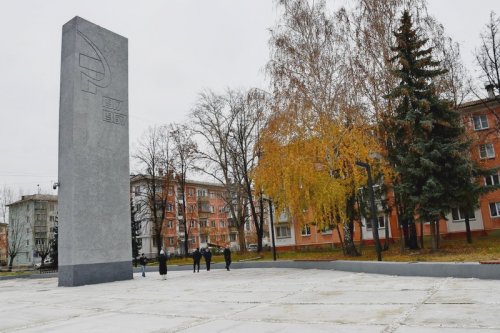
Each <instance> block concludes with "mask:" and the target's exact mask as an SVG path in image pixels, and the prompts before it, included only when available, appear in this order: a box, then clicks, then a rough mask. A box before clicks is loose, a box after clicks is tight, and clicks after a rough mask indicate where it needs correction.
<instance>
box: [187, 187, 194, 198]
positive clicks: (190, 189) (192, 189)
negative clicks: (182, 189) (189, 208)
mask: <svg viewBox="0 0 500 333" xmlns="http://www.w3.org/2000/svg"><path fill="white" fill-rule="evenodd" d="M193 195H194V188H188V197H192V196H193Z"/></svg>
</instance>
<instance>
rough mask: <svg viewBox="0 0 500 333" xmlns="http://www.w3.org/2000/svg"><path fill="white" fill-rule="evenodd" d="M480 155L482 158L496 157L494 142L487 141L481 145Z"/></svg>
mask: <svg viewBox="0 0 500 333" xmlns="http://www.w3.org/2000/svg"><path fill="white" fill-rule="evenodd" d="M479 157H480V158H481V159H485V158H494V157H495V150H494V149H493V144H492V143H487V144H484V145H479Z"/></svg>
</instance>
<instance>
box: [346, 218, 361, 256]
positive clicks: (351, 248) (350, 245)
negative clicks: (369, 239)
mask: <svg viewBox="0 0 500 333" xmlns="http://www.w3.org/2000/svg"><path fill="white" fill-rule="evenodd" d="M352 229H353V223H352V222H347V223H345V224H344V243H345V254H346V255H348V256H353V257H355V256H359V253H358V251H357V250H356V246H355V245H354V241H353V239H352Z"/></svg>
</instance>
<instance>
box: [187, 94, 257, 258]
mask: <svg viewBox="0 0 500 333" xmlns="http://www.w3.org/2000/svg"><path fill="white" fill-rule="evenodd" d="M234 94H236V92H233V91H228V92H227V93H226V94H224V95H217V94H215V93H214V92H212V91H206V92H203V93H201V94H200V95H199V98H198V101H197V103H196V106H195V108H194V110H193V112H192V115H193V118H194V124H193V126H192V129H193V132H194V133H195V134H196V135H197V136H198V137H200V138H201V140H200V141H201V143H202V146H200V147H199V149H198V151H197V159H198V161H199V163H200V166H198V167H197V170H199V171H201V172H204V173H206V174H207V175H209V176H211V177H213V178H214V179H215V180H217V181H218V182H219V183H220V184H222V185H223V186H224V188H225V195H224V200H225V202H226V207H227V209H228V210H229V213H230V216H231V217H230V218H229V219H228V220H229V224H230V227H236V228H237V230H238V241H239V247H240V250H244V249H246V244H245V229H244V227H245V222H246V221H247V219H248V213H247V212H248V210H247V209H246V207H247V203H248V199H247V196H246V195H245V191H244V187H243V183H242V179H243V177H241V175H240V174H239V171H240V169H239V168H237V165H236V163H235V161H236V160H237V159H235V158H234V156H233V153H234V152H233V150H232V149H231V145H232V143H231V140H232V133H233V126H234V123H235V115H236V112H235V111H234V110H232V109H231V108H232V107H235V105H234V103H230V101H231V96H232V95H234Z"/></svg>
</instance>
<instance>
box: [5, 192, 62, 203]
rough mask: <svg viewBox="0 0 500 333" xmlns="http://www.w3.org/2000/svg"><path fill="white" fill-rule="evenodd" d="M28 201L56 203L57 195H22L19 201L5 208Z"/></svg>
mask: <svg viewBox="0 0 500 333" xmlns="http://www.w3.org/2000/svg"><path fill="white" fill-rule="evenodd" d="M28 201H55V202H57V195H52V194H32V195H23V196H22V197H21V200H18V201H14V202H13V203H10V204H8V205H7V206H15V205H20V204H23V203H25V202H28Z"/></svg>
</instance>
